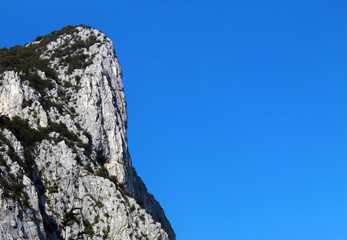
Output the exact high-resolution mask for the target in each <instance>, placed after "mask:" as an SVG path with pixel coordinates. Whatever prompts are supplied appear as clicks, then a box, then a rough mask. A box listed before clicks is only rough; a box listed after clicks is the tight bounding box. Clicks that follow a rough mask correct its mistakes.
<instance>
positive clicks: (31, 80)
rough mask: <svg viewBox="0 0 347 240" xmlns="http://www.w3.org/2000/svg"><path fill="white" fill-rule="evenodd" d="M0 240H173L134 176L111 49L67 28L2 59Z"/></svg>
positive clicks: (84, 30) (92, 33) (91, 34)
mask: <svg viewBox="0 0 347 240" xmlns="http://www.w3.org/2000/svg"><path fill="white" fill-rule="evenodd" d="M0 115H1V117H0V193H1V198H0V239H18V238H20V239H122V240H124V239H170V240H173V239H176V236H175V233H174V231H173V229H172V228H171V225H170V223H169V221H168V220H167V219H166V217H165V214H164V211H163V209H162V208H161V206H160V205H159V203H158V202H157V201H156V200H155V199H154V197H153V196H152V195H151V194H149V193H148V192H147V189H146V187H145V185H144V183H143V182H142V181H141V179H140V178H139V177H138V176H137V174H136V171H135V169H134V168H132V164H131V158H130V155H129V152H128V147H127V135H126V131H127V113H126V102H125V98H124V91H123V85H122V69H121V67H120V65H119V63H118V60H117V58H116V55H115V51H114V48H113V44H112V42H111V41H110V39H108V38H107V37H106V36H105V35H104V34H103V33H101V32H99V31H97V30H95V29H93V28H90V27H87V26H83V25H80V26H75V27H72V26H67V27H65V28H63V29H62V30H60V31H55V32H52V33H51V34H49V35H47V36H44V37H38V38H37V39H36V40H35V41H34V42H32V43H30V44H28V45H26V46H24V47H22V46H15V47H13V48H11V49H4V48H3V49H0Z"/></svg>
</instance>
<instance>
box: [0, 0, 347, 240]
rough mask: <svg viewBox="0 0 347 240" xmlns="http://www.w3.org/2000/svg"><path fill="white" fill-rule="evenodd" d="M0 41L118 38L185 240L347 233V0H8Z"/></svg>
mask: <svg viewBox="0 0 347 240" xmlns="http://www.w3.org/2000/svg"><path fill="white" fill-rule="evenodd" d="M0 9H1V11H0V27H1V28H0V29H1V34H0V36H1V37H0V46H1V47H2V46H6V47H10V46H13V45H15V44H24V43H25V42H30V41H32V40H33V39H34V38H35V37H36V36H38V35H45V34H48V33H50V32H51V31H53V30H57V29H60V28H62V27H64V26H65V25H68V24H71V25H76V24H80V23H83V24H86V25H91V26H92V27H95V28H97V29H99V30H101V31H103V32H104V33H105V34H106V35H108V36H109V37H110V38H111V39H112V40H113V42H114V45H115V48H116V52H117V56H118V58H119V61H120V63H121V65H122V68H123V71H124V78H123V82H124V86H125V93H126V99H127V102H128V114H129V129H128V130H129V132H128V134H129V146H130V152H131V155H132V158H133V164H134V166H135V168H136V169H137V171H138V173H139V175H140V176H141V177H142V179H143V180H144V182H145V183H146V185H147V187H148V189H149V191H150V192H152V193H153V194H154V195H155V197H156V199H157V200H158V201H160V203H161V204H162V206H163V207H164V210H165V212H166V214H167V217H168V218H169V220H170V221H171V223H172V226H173V228H174V229H175V231H176V233H177V236H178V240H192V239H193V240H195V239H197V240H211V239H218V240H229V239H230V240H293V239H295V240H346V239H347V161H346V160H347V159H346V157H347V136H346V135H347V128H346V122H347V106H346V105H347V81H346V80H347V14H346V13H347V2H346V1H342V0H341V1H334V0H330V1H328V0H326V1H322V0H314V1H313V0H312V1H303V0H300V1H299V0H291V1H275V0H262V1H260V0H259V1H256V0H245V1H221V0H214V1H205V0H200V1H189V0H187V1H184V0H171V1H163V0H157V1H152V0H148V1H138V0H132V1H114V0H113V1H111V0H109V1H105V0H99V1H89V0H85V1H66V0H62V1H54V2H50V1H24V0H23V1H16V0H13V1H8V0H2V1H1V2H0Z"/></svg>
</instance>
